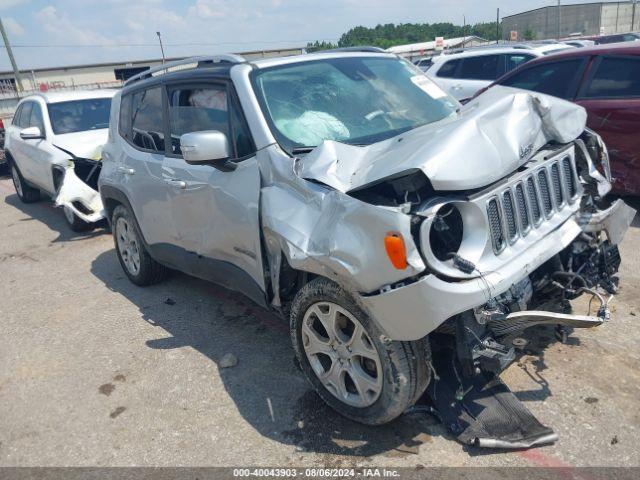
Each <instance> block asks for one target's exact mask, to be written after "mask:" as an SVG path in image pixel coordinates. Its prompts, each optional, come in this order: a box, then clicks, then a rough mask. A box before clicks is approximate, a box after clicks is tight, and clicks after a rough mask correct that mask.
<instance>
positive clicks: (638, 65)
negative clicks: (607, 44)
mask: <svg viewBox="0 0 640 480" xmlns="http://www.w3.org/2000/svg"><path fill="white" fill-rule="evenodd" d="M581 97H582V98H639V97H640V57H603V58H602V59H601V60H600V61H599V62H598V64H597V66H596V68H595V72H594V73H593V76H592V77H591V79H590V80H589V83H588V85H587V87H586V89H585V91H584V93H583V94H582V95H581Z"/></svg>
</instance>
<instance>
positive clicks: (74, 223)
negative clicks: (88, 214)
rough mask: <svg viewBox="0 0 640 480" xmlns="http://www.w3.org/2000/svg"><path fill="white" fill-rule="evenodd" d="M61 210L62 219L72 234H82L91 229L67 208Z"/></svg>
mask: <svg viewBox="0 0 640 480" xmlns="http://www.w3.org/2000/svg"><path fill="white" fill-rule="evenodd" d="M63 210H64V218H65V220H66V221H67V224H68V225H69V228H71V230H73V231H74V232H84V231H86V230H89V228H91V224H90V223H87V222H85V221H84V220H82V219H81V218H80V217H78V216H77V215H76V214H75V213H74V211H73V210H71V209H70V208H69V207H63Z"/></svg>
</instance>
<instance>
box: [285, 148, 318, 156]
mask: <svg viewBox="0 0 640 480" xmlns="http://www.w3.org/2000/svg"><path fill="white" fill-rule="evenodd" d="M314 148H316V147H296V148H294V149H292V150H291V153H293V154H294V155H298V154H299V153H309V152H310V151H311V150H313V149H314Z"/></svg>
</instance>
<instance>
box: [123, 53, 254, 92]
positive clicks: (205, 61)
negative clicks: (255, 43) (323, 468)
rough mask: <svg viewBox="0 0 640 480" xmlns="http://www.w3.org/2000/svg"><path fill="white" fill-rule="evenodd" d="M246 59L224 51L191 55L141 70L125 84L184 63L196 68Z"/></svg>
mask: <svg viewBox="0 0 640 480" xmlns="http://www.w3.org/2000/svg"><path fill="white" fill-rule="evenodd" d="M245 61H246V60H245V59H244V58H243V57H241V56H240V55H234V54H232V53H223V54H221V55H208V56H201V57H189V58H183V59H182V60H176V61H175V62H168V63H163V64H162V65H158V66H157V67H152V68H150V69H149V70H145V71H144V72H140V73H138V74H136V75H134V76H133V77H131V78H129V79H128V80H127V81H126V82H124V85H125V86H126V85H131V84H132V83H134V82H137V81H139V80H144V79H146V78H151V77H153V76H154V75H153V74H154V73H158V72H162V71H164V73H165V74H166V73H168V70H169V69H171V68H175V67H180V66H182V65H191V64H193V63H195V64H196V68H200V67H204V66H207V65H212V64H214V63H223V62H226V63H244V62H245Z"/></svg>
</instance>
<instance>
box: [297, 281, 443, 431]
mask: <svg viewBox="0 0 640 480" xmlns="http://www.w3.org/2000/svg"><path fill="white" fill-rule="evenodd" d="M291 337H292V341H293V345H294V349H295V352H296V356H297V359H298V361H299V362H300V366H301V369H302V371H303V372H304V373H305V375H306V376H307V379H308V380H309V381H310V382H311V384H312V385H313V387H314V388H315V390H316V391H317V392H318V394H319V395H320V397H321V398H322V399H323V400H324V401H325V402H326V403H327V404H328V405H329V406H331V407H332V408H333V409H334V410H336V411H338V413H340V414H342V415H344V416H345V417H348V418H350V419H352V420H355V421H357V422H360V423H364V424H367V425H381V424H384V423H387V422H390V421H391V420H393V419H394V418H396V417H398V416H399V415H401V414H402V412H404V411H405V410H406V409H407V408H408V407H409V406H411V405H413V404H414V403H415V401H416V400H417V399H418V397H419V396H420V395H421V394H422V393H423V392H424V390H425V389H426V387H427V385H428V383H429V380H430V372H431V370H430V367H429V362H430V355H429V347H428V343H427V341H426V340H424V339H423V340H419V341H415V342H399V341H391V340H389V339H387V338H386V337H385V336H384V335H382V332H381V331H380V330H379V328H378V327H377V326H376V325H375V323H374V322H373V321H372V320H371V319H370V318H369V317H368V316H367V314H366V313H364V312H363V311H362V309H360V307H359V306H358V305H357V304H356V303H355V302H354V300H353V299H352V298H351V296H350V295H349V294H348V293H347V292H346V291H345V290H343V289H342V288H340V287H339V286H338V285H337V284H335V283H334V282H331V281H330V280H327V279H325V278H316V279H315V280H312V281H311V282H309V283H308V284H307V285H305V286H304V287H303V288H302V289H301V290H300V291H299V292H298V294H297V295H296V298H295V299H294V301H293V305H292V308H291Z"/></svg>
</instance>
